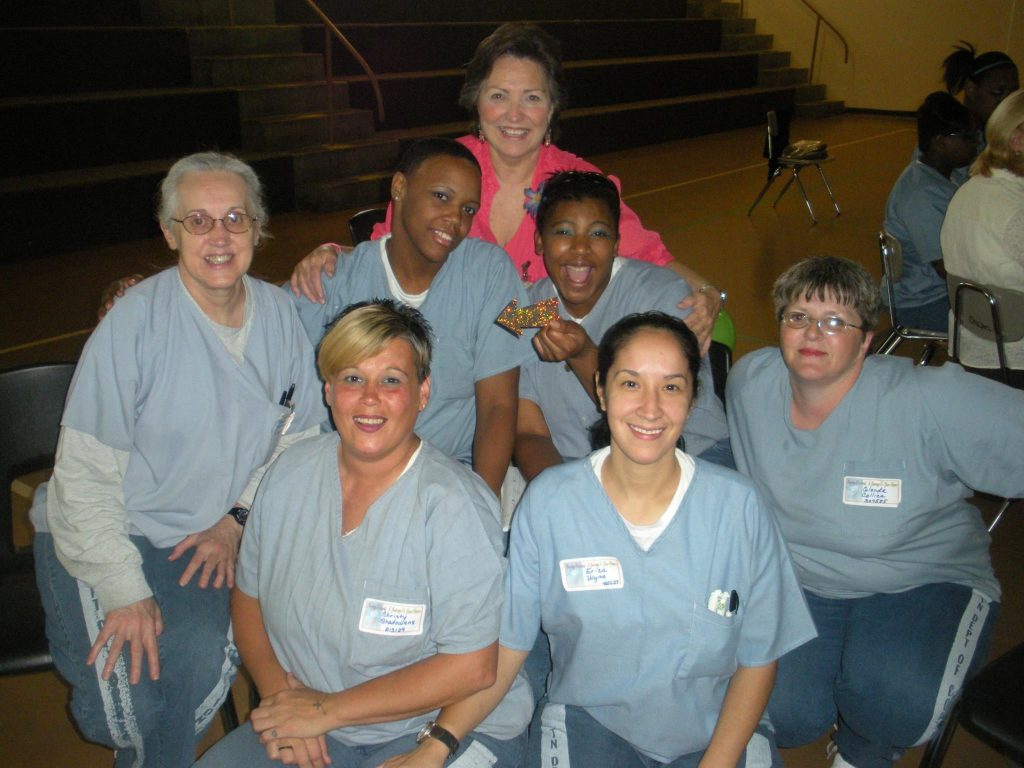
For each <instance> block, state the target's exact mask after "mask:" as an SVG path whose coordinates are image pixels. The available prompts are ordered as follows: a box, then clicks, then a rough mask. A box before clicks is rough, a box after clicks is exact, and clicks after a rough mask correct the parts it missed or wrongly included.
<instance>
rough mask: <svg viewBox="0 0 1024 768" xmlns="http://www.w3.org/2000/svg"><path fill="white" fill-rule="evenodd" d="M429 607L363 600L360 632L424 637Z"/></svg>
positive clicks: (372, 599) (371, 599)
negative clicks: (424, 625)
mask: <svg viewBox="0 0 1024 768" xmlns="http://www.w3.org/2000/svg"><path fill="white" fill-rule="evenodd" d="M426 613H427V606H425V605H423V604H421V603H392V602H388V601H387V600H375V599H374V598H372V597H368V598H366V599H365V600H363V612H362V613H361V614H360V616H359V631H360V632H369V633H370V634H371V635H422V634H423V618H424V616H425V615H426Z"/></svg>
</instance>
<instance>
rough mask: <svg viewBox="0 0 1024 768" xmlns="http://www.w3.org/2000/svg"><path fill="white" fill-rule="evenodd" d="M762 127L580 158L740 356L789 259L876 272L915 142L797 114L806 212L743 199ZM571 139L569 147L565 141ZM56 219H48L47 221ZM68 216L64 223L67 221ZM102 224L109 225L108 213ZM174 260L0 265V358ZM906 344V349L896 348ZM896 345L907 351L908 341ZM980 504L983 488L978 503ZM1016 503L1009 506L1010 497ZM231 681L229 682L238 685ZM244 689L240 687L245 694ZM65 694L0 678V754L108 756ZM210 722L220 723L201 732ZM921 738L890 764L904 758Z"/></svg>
mask: <svg viewBox="0 0 1024 768" xmlns="http://www.w3.org/2000/svg"><path fill="white" fill-rule="evenodd" d="M761 135H762V130H761V129H759V128H746V129H740V130H736V131H730V132H727V133H722V134H716V135H713V136H705V137H700V138H695V139H688V140H685V141H679V142H673V143H669V144H662V145H658V146H653V147H645V148H642V149H636V150H630V151H627V152H617V153H614V154H609V155H602V156H598V157H593V158H589V159H591V160H593V161H594V162H595V163H596V164H597V165H598V166H599V167H600V168H602V169H603V170H604V171H605V172H607V173H614V174H616V175H617V176H619V178H620V179H621V180H622V186H623V189H624V191H625V196H626V200H627V202H628V203H629V205H630V206H631V207H633V208H634V209H635V210H636V211H637V213H638V214H639V215H640V217H641V219H642V220H643V222H644V224H645V225H646V226H647V227H648V228H650V229H655V230H658V231H660V232H661V234H662V237H663V238H664V240H665V242H666V244H667V245H668V247H669V249H670V250H671V251H672V252H673V253H674V254H675V255H676V256H677V257H678V258H680V259H682V260H684V261H686V262H687V263H688V264H690V265H691V266H692V267H693V268H694V269H696V270H697V271H699V272H700V273H701V274H703V275H704V276H705V277H707V278H708V279H709V280H712V281H713V282H714V283H715V284H717V285H720V286H722V287H723V288H725V289H726V290H727V291H728V292H729V301H728V309H729V312H730V313H731V314H732V317H733V319H734V321H735V324H736V328H737V332H738V340H737V347H736V354H737V356H742V355H743V354H745V353H747V352H750V351H751V350H754V349H757V348H759V347H763V346H767V345H770V344H773V343H774V340H775V326H774V323H773V321H772V311H771V302H770V298H769V295H768V294H769V289H770V286H771V283H772V281H773V280H774V278H775V277H776V276H777V275H778V274H779V273H780V272H781V271H782V270H783V269H785V268H786V267H787V266H788V265H790V264H791V263H793V262H794V261H796V260H797V259H799V258H801V257H803V256H805V255H808V254H818V253H831V254H836V255H841V256H846V257H848V258H851V259H853V260H855V261H858V262H860V263H861V264H863V265H864V266H865V267H867V268H868V270H870V271H871V272H872V273H873V274H875V275H877V274H879V264H878V253H877V247H876V240H875V236H876V232H877V230H878V227H879V226H880V224H881V220H882V215H883V211H884V206H885V199H886V196H887V195H888V192H889V189H890V188H891V186H892V184H893V182H894V181H895V180H896V177H897V176H898V175H899V173H900V171H901V170H902V169H903V167H904V166H905V165H906V164H907V162H908V161H909V158H910V154H911V151H912V149H913V146H914V143H915V135H914V124H913V121H912V120H910V119H906V118H896V117H888V116H871V115H860V114H849V115H844V116H840V117H834V118H828V119H824V120H798V121H796V122H795V123H794V125H793V130H792V135H793V137H795V138H814V139H821V140H824V141H826V142H828V145H829V150H830V151H831V152H832V153H833V154H834V155H835V158H836V159H835V162H833V163H831V164H830V165H828V166H827V167H826V173H828V175H829V178H830V180H831V181H832V184H833V189H834V190H835V193H836V196H837V198H838V200H839V203H840V205H841V207H842V210H843V213H842V215H841V216H839V217H838V218H837V217H835V216H834V215H833V214H834V212H833V211H832V208H831V205H830V203H829V201H828V198H827V197H826V196H825V192H824V189H823V188H822V186H821V184H820V182H819V180H818V179H817V178H816V176H815V174H814V173H813V170H810V171H808V172H805V174H804V176H805V177H806V182H805V184H806V187H807V189H808V192H809V194H810V195H811V198H812V202H813V203H814V206H815V209H816V212H817V214H818V217H819V221H820V223H819V224H818V225H816V226H812V225H811V221H810V218H809V217H808V215H807V211H806V209H805V208H804V206H803V203H802V201H801V199H800V195H799V192H798V190H796V189H795V188H791V189H790V190H789V191H788V192H787V193H786V195H785V196H784V197H783V198H782V200H781V201H780V203H779V206H778V208H777V209H776V210H772V208H771V202H772V200H773V199H774V195H775V194H777V190H778V189H780V188H781V186H780V185H781V182H777V183H776V186H775V190H774V191H770V192H769V194H768V195H767V196H766V198H765V199H764V200H762V201H761V203H760V205H759V206H758V208H757V209H756V210H755V211H754V213H753V216H752V217H750V218H747V216H746V212H747V208H748V207H749V206H750V203H751V202H752V201H753V199H754V197H755V196H756V195H757V192H758V190H759V189H760V187H761V185H762V184H763V183H764V180H765V173H766V168H765V163H764V160H763V159H762V158H761ZM568 149H571V147H568ZM349 213H351V211H349V212H343V213H335V214H306V213H292V214H283V215H281V216H279V217H276V218H274V219H273V220H272V222H271V227H270V228H271V231H272V232H273V233H274V235H275V237H274V239H273V240H271V241H270V242H269V243H268V245H267V246H266V247H265V248H264V249H263V250H261V251H260V252H258V253H257V256H256V261H255V266H254V272H255V273H256V274H258V275H259V276H261V277H264V278H266V279H269V280H274V281H281V280H283V279H285V277H286V276H287V275H288V274H289V272H290V266H291V264H292V263H293V262H294V261H296V260H297V259H298V258H299V257H300V256H301V255H302V254H305V253H306V252H307V251H308V250H309V249H310V248H312V247H313V246H314V245H316V244H318V243H320V242H323V241H325V240H342V241H344V240H346V239H347V237H348V235H347V227H346V221H347V218H348V214H349ZM54 225H55V226H59V225H60V223H59V222H55V224H54ZM68 226H70V225H68ZM112 226H117V223H116V221H114V222H112ZM171 263H172V257H171V256H170V255H169V253H168V252H167V250H166V247H165V246H164V244H163V242H162V241H161V240H159V239H155V240H147V241H139V242H134V243H129V244H125V245H119V246H112V247H107V248H101V249H94V250H92V251H89V252H80V253H73V254H67V255H62V256H57V257H52V258H49V259H42V260H34V261H29V262H23V263H14V264H2V265H0V306H3V307H4V308H5V311H4V316H5V317H6V318H7V321H6V322H5V323H3V324H2V326H0V368H6V367H10V366H13V365H18V364H22V363H27V362H39V361H51V360H71V359H75V358H76V357H77V355H78V353H79V352H80V350H81V347H82V345H83V343H84V341H85V339H86V338H87V336H88V333H89V331H90V330H91V328H92V326H93V325H95V310H96V305H97V297H98V296H99V293H100V291H101V289H102V288H103V287H104V286H105V285H107V284H108V283H109V281H110V280H111V279H113V278H115V277H117V276H120V275H127V274H130V273H132V272H135V271H143V272H146V273H150V272H152V271H153V270H154V269H156V268H159V267H161V266H166V265H169V264H171ZM908 347H909V348H910V349H907V348H908ZM900 351H901V352H906V353H910V352H912V351H913V349H912V346H911V345H909V344H905V345H904V347H903V348H901V350H900ZM979 503H980V505H981V506H982V508H983V511H988V510H991V508H992V507H993V504H992V501H991V500H987V499H983V500H981V501H980V502H979ZM1012 511H1015V512H1016V513H1017V514H1018V515H1019V514H1020V512H1021V510H1020V508H1019V507H1018V508H1017V509H1016V510H1012ZM1022 531H1024V523H1022V521H1020V520H1019V519H1016V517H1015V516H1011V518H1010V519H1009V520H1008V521H1007V522H1005V523H1004V524H1003V526H1002V527H1001V528H1000V529H999V530H998V532H997V534H996V535H995V537H994V542H993V550H992V551H993V558H994V560H995V564H996V573H997V575H998V576H999V578H1000V580H1001V581H1002V584H1003V588H1004V593H1005V594H1004V601H1003V607H1002V613H1001V616H1000V619H999V624H998V625H997V627H996V636H995V640H994V643H993V649H992V650H993V654H997V653H1000V652H1002V651H1005V650H1007V649H1009V648H1010V647H1011V646H1012V645H1013V644H1015V643H1016V642H1019V641H1020V640H1021V639H1022V638H1024V597H1022V596H1021V593H1020V590H1019V589H1018V588H1017V585H1018V584H1020V583H1021V576H1022V575H1024V534H1022ZM241 688H242V686H241V685H236V693H239V692H240V691H241ZM243 698H244V696H243V695H239V696H238V701H239V703H241V702H242V700H243ZM66 699H67V693H66V690H65V689H64V687H63V685H62V683H61V682H60V681H59V679H58V678H57V677H56V676H55V675H54V674H50V673H47V674H38V675H27V676H21V677H16V678H0V765H3V766H6V768H28V767H29V766H33V767H36V766H57V765H60V766H69V765H70V766H77V767H78V768H94V767H99V766H109V765H111V763H112V755H111V753H110V752H109V751H107V750H105V749H103V748H100V747H96V746H94V745H90V744H86V743H84V742H83V741H81V739H80V738H79V737H78V736H77V734H76V732H75V731H74V729H73V727H72V726H71V724H70V723H69V721H68V719H67V714H66V709H65V707H66ZM220 733H221V731H220V725H219V722H218V723H217V724H216V725H215V726H214V729H213V731H212V732H211V734H209V735H208V738H207V741H208V742H212V740H213V739H215V738H216V737H217V736H219V735H220ZM824 747H825V740H822V741H821V742H819V743H817V744H814V745H810V746H807V747H804V748H802V749H798V750H787V751H786V752H784V753H783V757H784V758H785V760H786V764H787V766H789V767H790V768H812V767H813V768H824V766H826V765H827V762H826V760H825V752H824ZM920 752H921V750H920V749H916V750H912V751H911V752H909V753H908V754H907V755H906V756H905V757H904V758H903V759H902V760H901V761H900V762H899V763H898V765H899V766H900V767H901V768H905V767H909V766H914V765H916V764H917V762H918V760H919V758H920ZM946 764H947V765H948V766H969V767H970V768H998V767H1001V766H1003V765H1004V763H1003V761H1002V759H1001V758H1000V757H998V756H997V755H995V754H993V753H992V752H991V751H989V750H988V749H986V748H985V747H983V746H981V745H980V744H979V743H978V742H977V741H975V740H974V739H973V738H971V737H970V736H967V735H965V734H964V733H962V732H961V733H959V734H958V736H957V738H956V740H955V741H954V744H953V748H952V750H951V752H950V754H949V756H948V757H947V761H946Z"/></svg>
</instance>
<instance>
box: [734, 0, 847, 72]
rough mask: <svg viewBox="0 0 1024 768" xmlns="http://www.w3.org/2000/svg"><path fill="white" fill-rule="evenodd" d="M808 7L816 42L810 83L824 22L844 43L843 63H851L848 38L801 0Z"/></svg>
mask: <svg viewBox="0 0 1024 768" xmlns="http://www.w3.org/2000/svg"><path fill="white" fill-rule="evenodd" d="M800 2H801V3H803V4H804V5H805V6H807V8H808V9H809V10H810V11H811V13H813V14H814V17H815V20H814V43H813V44H812V45H811V66H810V68H809V69H808V70H807V81H808V82H810V83H813V82H814V62H815V60H816V59H817V58H818V38H819V35H820V33H821V25H822V24H824V25H825V26H827V27H828V28H829V29H831V30H832V33H833V34H834V35H835V36H836V37H838V38H839V42H841V43H842V44H843V64H849V63H850V46H849V45H848V44H847V42H846V38H845V37H843V33H842V32H840V31H839V30H838V29H836V25H835V24H833V23H832V22H831V21H829V20H828V19H826V18H825V17H824V16H822V15H821V12H820V11H819V10H818V9H817V8H815V7H814V6H813V5H811V4H810V3H809V2H807V0H800ZM740 16H741V17H742V16H743V0H740Z"/></svg>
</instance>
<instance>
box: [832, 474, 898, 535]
mask: <svg viewBox="0 0 1024 768" xmlns="http://www.w3.org/2000/svg"><path fill="white" fill-rule="evenodd" d="M906 477H907V466H906V462H905V461H904V460H903V459H897V458H891V459H890V458H882V459H876V460H871V461H848V462H846V463H845V464H844V465H843V474H842V476H841V477H840V478H839V483H840V486H839V488H838V489H837V491H833V492H838V493H839V494H840V499H839V501H840V504H841V507H842V514H840V515H839V527H840V529H841V531H842V532H843V533H845V534H847V535H850V536H856V537H862V538H885V537H889V536H891V535H892V534H894V533H897V532H899V531H900V530H902V529H903V528H904V527H906V525H907V522H908V513H907V509H908V507H909V506H910V505H909V504H907V503H906V499H905V498H904V497H905V495H906V493H907V491H908V490H909V489H908V488H907V487H906V484H905V481H906Z"/></svg>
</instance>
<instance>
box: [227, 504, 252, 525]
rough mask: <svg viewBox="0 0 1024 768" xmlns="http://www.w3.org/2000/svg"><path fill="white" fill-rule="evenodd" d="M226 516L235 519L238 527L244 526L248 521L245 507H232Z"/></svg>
mask: <svg viewBox="0 0 1024 768" xmlns="http://www.w3.org/2000/svg"><path fill="white" fill-rule="evenodd" d="M228 514H229V515H231V516H232V517H233V518H235V520H236V521H237V522H238V524H239V525H245V524H246V522H247V521H248V520H249V510H248V509H246V508H245V507H232V508H231V511H230V512H228Z"/></svg>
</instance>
